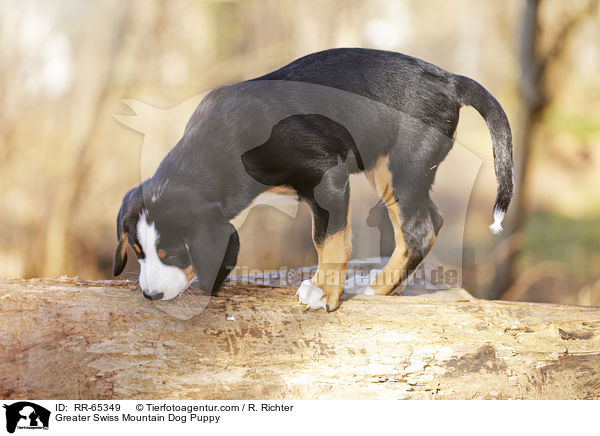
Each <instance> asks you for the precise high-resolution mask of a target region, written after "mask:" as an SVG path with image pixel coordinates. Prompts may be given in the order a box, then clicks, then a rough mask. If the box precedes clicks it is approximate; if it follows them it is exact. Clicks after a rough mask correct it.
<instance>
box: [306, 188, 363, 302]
mask: <svg viewBox="0 0 600 436" xmlns="http://www.w3.org/2000/svg"><path fill="white" fill-rule="evenodd" d="M328 194H329V195H328V196H324V195H321V196H320V197H318V198H320V203H317V201H314V200H313V201H311V200H307V201H308V203H309V205H310V206H311V209H312V212H313V242H314V244H315V248H316V249H317V254H318V256H319V262H318V267H317V271H316V272H315V274H314V276H313V277H312V278H311V279H310V280H305V281H304V282H302V285H301V286H300V288H298V292H297V293H296V295H298V299H299V301H300V303H302V304H306V305H307V307H308V308H310V309H320V308H325V309H326V310H327V311H328V312H331V311H334V310H335V309H337V307H338V305H339V302H340V296H341V295H342V292H344V284H345V280H346V264H347V263H348V260H349V259H350V254H351V252H352V241H351V230H350V222H349V211H350V207H349V189H348V187H347V185H346V186H345V189H343V190H336V191H333V192H331V191H330V192H329V193H328ZM324 199H326V200H328V201H327V202H326V201H324ZM320 204H326V205H327V206H328V209H325V208H323V207H322V206H321V205H320Z"/></svg>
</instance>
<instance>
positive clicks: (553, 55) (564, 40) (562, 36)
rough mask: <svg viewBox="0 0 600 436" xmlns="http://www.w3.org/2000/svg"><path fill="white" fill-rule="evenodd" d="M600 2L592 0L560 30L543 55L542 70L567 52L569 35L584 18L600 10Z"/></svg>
mask: <svg viewBox="0 0 600 436" xmlns="http://www.w3.org/2000/svg"><path fill="white" fill-rule="evenodd" d="M599 5H600V2H599V1H598V0H590V1H589V2H588V4H587V5H586V7H585V8H583V9H582V10H581V11H579V12H578V13H577V14H575V15H573V16H572V17H571V18H570V19H569V20H568V21H567V22H566V23H565V24H564V25H563V26H562V27H561V29H560V30H559V31H558V33H557V34H556V37H555V38H554V42H553V44H551V46H550V49H549V50H548V52H547V53H546V55H545V56H544V57H543V60H542V62H541V69H542V72H543V71H545V70H546V69H547V68H548V65H549V64H551V63H553V62H555V61H556V60H557V59H559V58H560V57H561V56H562V55H563V54H564V52H565V49H566V47H567V46H568V40H569V37H570V36H571V35H572V34H573V32H574V30H575V29H576V28H577V26H579V25H580V24H581V23H582V21H583V20H584V18H587V17H588V16H589V15H592V14H594V13H595V12H597V11H598V7H599Z"/></svg>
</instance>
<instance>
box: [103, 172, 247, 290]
mask: <svg viewBox="0 0 600 436" xmlns="http://www.w3.org/2000/svg"><path fill="white" fill-rule="evenodd" d="M117 237H118V240H119V242H118V245H117V249H116V251H115V257H114V264H113V273H114V274H115V275H119V274H120V273H121V272H122V271H123V268H125V264H126V263H127V243H129V244H130V245H131V246H132V247H133V249H134V251H135V253H136V256H137V259H138V262H139V263H140V277H139V283H140V287H141V288H142V292H143V294H144V296H145V297H146V298H149V299H152V300H170V299H172V298H175V297H177V296H179V295H180V294H182V293H183V291H185V290H186V289H187V288H188V287H189V285H190V284H191V282H192V281H193V280H194V278H195V277H197V278H198V281H199V284H200V287H201V289H202V290H204V291H213V290H216V289H217V288H218V287H219V286H220V285H221V283H222V282H223V280H224V279H225V277H226V276H227V274H228V273H229V271H230V270H231V268H233V266H235V263H236V261H237V254H238V251H239V239H238V234H237V232H236V230H235V228H234V227H233V226H232V225H231V224H230V223H229V222H228V221H227V219H226V218H225V217H224V215H223V213H222V212H221V209H220V207H219V206H218V205H217V204H216V203H211V202H208V201H206V200H203V199H202V198H198V197H197V196H195V195H194V194H193V192H192V191H191V190H189V189H186V188H181V187H177V186H173V185H171V186H169V183H168V182H167V183H166V184H162V185H161V186H160V188H158V189H157V188H156V187H155V186H153V184H152V181H147V182H144V183H143V184H142V185H140V186H138V187H137V188H134V189H132V190H131V191H129V192H128V193H127V194H125V197H124V198H123V203H122V205H121V209H120V211H119V214H118V216H117Z"/></svg>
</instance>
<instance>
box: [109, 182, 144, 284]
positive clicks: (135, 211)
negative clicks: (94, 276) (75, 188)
mask: <svg viewBox="0 0 600 436" xmlns="http://www.w3.org/2000/svg"><path fill="white" fill-rule="evenodd" d="M142 205H143V198H142V190H141V187H140V186H138V187H136V188H133V189H132V190H130V191H129V192H127V194H125V196H124V197H123V203H122V204H121V209H119V214H118V215H117V239H118V240H119V243H118V244H117V249H116V250H115V256H114V259H113V274H114V275H115V276H118V275H119V274H121V273H122V272H123V269H124V268H125V265H126V264H127V236H128V232H129V231H130V227H131V226H132V225H134V224H133V223H135V222H137V217H139V214H140V212H141V209H142Z"/></svg>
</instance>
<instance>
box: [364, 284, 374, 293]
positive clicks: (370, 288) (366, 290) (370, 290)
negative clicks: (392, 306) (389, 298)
mask: <svg viewBox="0 0 600 436" xmlns="http://www.w3.org/2000/svg"><path fill="white" fill-rule="evenodd" d="M365 295H375V289H373V288H372V287H370V286H369V287H368V288H367V289H365Z"/></svg>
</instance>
